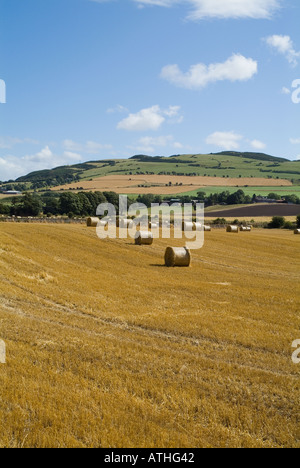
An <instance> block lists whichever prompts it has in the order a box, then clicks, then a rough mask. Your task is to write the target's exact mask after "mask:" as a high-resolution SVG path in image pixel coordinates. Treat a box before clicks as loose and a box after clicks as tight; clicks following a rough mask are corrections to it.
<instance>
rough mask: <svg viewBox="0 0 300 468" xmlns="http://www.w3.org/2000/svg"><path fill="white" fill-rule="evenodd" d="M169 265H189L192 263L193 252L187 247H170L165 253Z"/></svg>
mask: <svg viewBox="0 0 300 468" xmlns="http://www.w3.org/2000/svg"><path fill="white" fill-rule="evenodd" d="M165 264H166V266H167V267H175V266H181V267H188V266H190V264H191V254H190V251H189V249H188V248H187V247H168V248H167V249H166V253H165Z"/></svg>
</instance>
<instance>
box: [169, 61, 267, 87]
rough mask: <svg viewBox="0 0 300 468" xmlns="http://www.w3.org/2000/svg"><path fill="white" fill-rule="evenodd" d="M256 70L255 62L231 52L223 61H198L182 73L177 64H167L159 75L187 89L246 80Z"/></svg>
mask: <svg viewBox="0 0 300 468" xmlns="http://www.w3.org/2000/svg"><path fill="white" fill-rule="evenodd" d="M257 71H258V65H257V62H256V61H254V60H253V59H251V58H246V57H244V56H243V55H240V54H233V55H232V56H231V57H230V58H229V59H228V60H226V62H224V63H213V64H211V65H208V66H207V65H205V64H203V63H199V64H197V65H193V66H191V67H190V69H189V71H188V72H187V73H183V72H182V71H181V70H180V69H179V67H178V65H167V66H166V67H164V68H163V69H162V71H161V77H162V78H163V79H165V80H167V81H169V82H170V83H172V84H174V85H176V86H179V87H181V88H187V89H201V88H204V87H205V86H207V85H208V84H209V83H215V82H217V81H224V80H229V81H232V82H234V81H247V80H250V79H251V78H252V77H253V76H254V75H255V74H256V73H257Z"/></svg>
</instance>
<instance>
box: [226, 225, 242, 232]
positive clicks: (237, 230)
mask: <svg viewBox="0 0 300 468" xmlns="http://www.w3.org/2000/svg"><path fill="white" fill-rule="evenodd" d="M226 231H227V232H239V227H238V226H227V229H226Z"/></svg>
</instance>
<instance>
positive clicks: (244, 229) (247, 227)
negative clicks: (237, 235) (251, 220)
mask: <svg viewBox="0 0 300 468" xmlns="http://www.w3.org/2000/svg"><path fill="white" fill-rule="evenodd" d="M240 231H241V232H250V231H251V227H250V226H241V227H240Z"/></svg>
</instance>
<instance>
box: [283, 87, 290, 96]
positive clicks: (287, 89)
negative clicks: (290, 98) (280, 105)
mask: <svg viewBox="0 0 300 468" xmlns="http://www.w3.org/2000/svg"><path fill="white" fill-rule="evenodd" d="M281 93H282V94H291V90H290V89H289V88H287V87H286V86H284V87H283V88H282V90H281Z"/></svg>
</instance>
